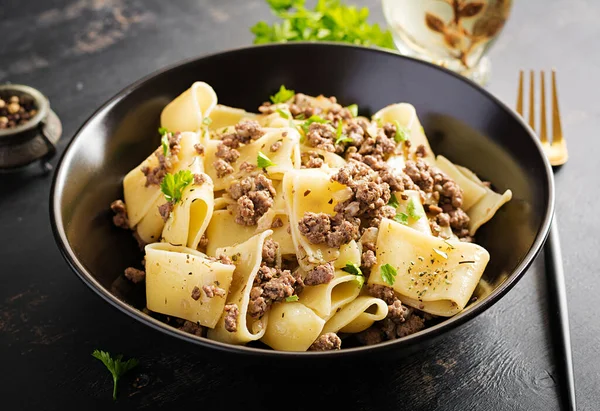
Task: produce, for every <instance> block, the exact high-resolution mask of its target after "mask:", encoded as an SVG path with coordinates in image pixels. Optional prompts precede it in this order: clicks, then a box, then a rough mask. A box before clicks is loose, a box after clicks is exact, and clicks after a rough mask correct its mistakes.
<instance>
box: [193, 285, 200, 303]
mask: <svg viewBox="0 0 600 411" xmlns="http://www.w3.org/2000/svg"><path fill="white" fill-rule="evenodd" d="M192 299H194V300H196V301H198V300H199V299H200V288H198V287H197V286H195V287H194V289H193V290H192Z"/></svg>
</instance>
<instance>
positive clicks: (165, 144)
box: [160, 133, 171, 157]
mask: <svg viewBox="0 0 600 411" xmlns="http://www.w3.org/2000/svg"><path fill="white" fill-rule="evenodd" d="M160 145H161V147H162V150H163V156H165V157H168V156H169V155H170V154H171V148H170V145H169V135H168V134H167V133H164V134H163V135H162V137H161V138H160Z"/></svg>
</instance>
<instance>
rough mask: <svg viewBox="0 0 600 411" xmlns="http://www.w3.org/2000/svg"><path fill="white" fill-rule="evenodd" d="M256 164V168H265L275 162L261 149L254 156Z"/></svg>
mask: <svg viewBox="0 0 600 411" xmlns="http://www.w3.org/2000/svg"><path fill="white" fill-rule="evenodd" d="M256 165H257V166H258V168H267V167H270V166H274V165H275V163H274V162H272V161H271V159H270V158H269V157H267V156H266V155H265V153H263V152H262V151H259V152H258V156H257V157H256Z"/></svg>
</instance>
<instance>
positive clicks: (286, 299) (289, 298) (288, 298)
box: [285, 295, 298, 303]
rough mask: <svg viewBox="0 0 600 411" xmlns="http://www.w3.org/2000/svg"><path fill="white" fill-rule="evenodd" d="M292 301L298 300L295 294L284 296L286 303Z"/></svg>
mask: <svg viewBox="0 0 600 411" xmlns="http://www.w3.org/2000/svg"><path fill="white" fill-rule="evenodd" d="M294 301H298V296H297V295H290V296H289V297H285V302H286V303H292V302H294Z"/></svg>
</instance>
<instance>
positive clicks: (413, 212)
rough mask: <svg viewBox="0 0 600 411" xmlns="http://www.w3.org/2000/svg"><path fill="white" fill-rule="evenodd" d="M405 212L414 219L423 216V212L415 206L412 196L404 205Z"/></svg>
mask: <svg viewBox="0 0 600 411" xmlns="http://www.w3.org/2000/svg"><path fill="white" fill-rule="evenodd" d="M406 212H407V213H408V216H409V217H410V218H412V219H413V220H415V221H416V220H418V219H419V218H421V217H423V213H422V212H421V210H420V209H418V208H417V206H416V204H415V199H414V198H411V199H410V200H408V204H407V205H406Z"/></svg>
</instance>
